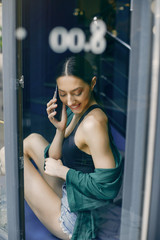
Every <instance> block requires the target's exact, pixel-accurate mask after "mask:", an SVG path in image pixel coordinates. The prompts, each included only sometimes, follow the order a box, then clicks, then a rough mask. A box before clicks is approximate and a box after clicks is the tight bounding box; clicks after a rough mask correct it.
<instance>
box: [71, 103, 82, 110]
mask: <svg viewBox="0 0 160 240" xmlns="http://www.w3.org/2000/svg"><path fill="white" fill-rule="evenodd" d="M80 105H81V104H78V105H73V106H70V109H73V110H76V109H78V108H79V106H80Z"/></svg>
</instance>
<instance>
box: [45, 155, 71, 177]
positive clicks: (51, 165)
mask: <svg viewBox="0 0 160 240" xmlns="http://www.w3.org/2000/svg"><path fill="white" fill-rule="evenodd" d="M68 170H69V168H67V167H65V166H64V165H63V163H62V161H61V160H60V159H58V160H56V159H53V158H46V159H45V170H44V171H45V173H46V174H48V175H50V176H54V177H60V178H62V179H64V180H66V175H67V172H68Z"/></svg>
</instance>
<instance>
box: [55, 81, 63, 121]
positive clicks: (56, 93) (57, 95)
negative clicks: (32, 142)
mask: <svg viewBox="0 0 160 240" xmlns="http://www.w3.org/2000/svg"><path fill="white" fill-rule="evenodd" d="M53 97H55V98H56V99H57V102H56V103H57V105H58V106H57V108H56V109H55V110H54V111H56V112H57V114H56V115H55V118H56V119H57V120H58V121H60V120H61V115H62V106H63V103H62V102H61V100H60V97H59V93H58V87H57V85H56V89H55V91H54V96H53Z"/></svg>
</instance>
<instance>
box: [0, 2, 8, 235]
mask: <svg viewBox="0 0 160 240" xmlns="http://www.w3.org/2000/svg"><path fill="white" fill-rule="evenodd" d="M2 72H3V52H2V2H0V149H2V148H3V147H4V112H3V108H4V105H3V75H2ZM2 151H3V150H2ZM2 168H4V163H3V166H2V165H1V173H0V238H1V239H7V232H8V227H7V197H6V178H5V175H4V169H2Z"/></svg>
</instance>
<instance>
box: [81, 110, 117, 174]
mask: <svg viewBox="0 0 160 240" xmlns="http://www.w3.org/2000/svg"><path fill="white" fill-rule="evenodd" d="M81 129H82V134H83V136H84V142H85V144H86V145H87V146H88V149H89V152H90V154H91V155H92V158H93V162H94V165H95V168H106V169H108V168H114V167H115V159H114V156H113V153H112V150H111V147H110V141H109V135H108V119H107V118H104V117H103V115H102V116H98V117H97V115H95V114H93V115H90V116H88V117H87V118H86V119H85V121H84V123H83V125H82V128H81Z"/></svg>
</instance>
